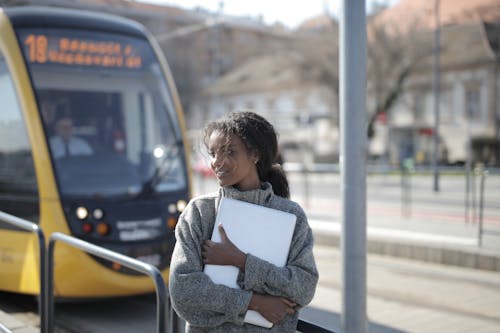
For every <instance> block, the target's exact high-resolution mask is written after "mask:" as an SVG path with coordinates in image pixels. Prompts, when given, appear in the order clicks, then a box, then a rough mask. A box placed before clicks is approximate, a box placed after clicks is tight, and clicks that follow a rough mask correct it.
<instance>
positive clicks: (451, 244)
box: [309, 220, 500, 272]
mask: <svg viewBox="0 0 500 333" xmlns="http://www.w3.org/2000/svg"><path fill="white" fill-rule="evenodd" d="M309 224H310V226H311V228H312V230H313V234H314V240H315V243H316V244H321V245H327V246H334V247H340V234H341V230H340V224H339V223H332V222H325V221H319V220H309ZM476 244H477V243H476V240H475V239H473V238H463V237H453V236H439V235H434V234H425V233H419V232H411V231H406V230H394V229H385V228H375V227H370V226H368V227H367V241H366V249H367V252H368V253H373V254H380V255H387V256H393V257H399V258H406V259H412V260H419V261H425V262H431V263H436V264H442V265H452V266H459V267H466V268H472V269H481V270H488V271H495V272H500V254H495V253H491V252H486V251H484V250H481V249H479V248H477V245H476Z"/></svg>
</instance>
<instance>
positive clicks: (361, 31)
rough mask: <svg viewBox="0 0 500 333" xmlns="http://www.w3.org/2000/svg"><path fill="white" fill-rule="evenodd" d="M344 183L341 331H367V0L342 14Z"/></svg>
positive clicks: (349, 4)
mask: <svg viewBox="0 0 500 333" xmlns="http://www.w3.org/2000/svg"><path fill="white" fill-rule="evenodd" d="M339 51H340V80H339V81H340V82H339V83H340V90H339V91H340V94H339V96H340V116H341V118H340V125H341V158H340V171H341V188H342V212H341V214H342V215H341V216H342V238H341V243H342V267H343V269H342V314H341V327H342V329H341V331H342V332H344V333H365V332H367V319H366V16H365V1H364V0H359V1H353V0H343V1H342V10H341V15H340V50H339Z"/></svg>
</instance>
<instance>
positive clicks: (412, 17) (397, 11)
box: [373, 0, 500, 32]
mask: <svg viewBox="0 0 500 333" xmlns="http://www.w3.org/2000/svg"><path fill="white" fill-rule="evenodd" d="M439 2H440V7H439V12H440V13H439V14H440V15H439V17H440V22H441V25H452V24H455V25H457V24H466V23H471V22H478V21H483V22H498V21H499V20H500V0H440V1H439ZM434 5H435V1H431V0H401V1H400V2H399V3H397V4H396V5H394V6H392V7H390V8H388V9H386V10H384V11H382V12H381V13H380V14H378V15H377V16H375V17H374V18H373V23H375V24H381V25H388V26H392V27H394V30H396V32H406V31H408V30H409V29H414V28H419V29H429V30H430V29H434V28H435V26H436V24H435V22H436V21H435V16H434V11H435V10H434Z"/></svg>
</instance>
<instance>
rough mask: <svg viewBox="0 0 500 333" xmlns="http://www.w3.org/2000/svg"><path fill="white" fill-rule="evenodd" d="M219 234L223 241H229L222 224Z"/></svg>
mask: <svg viewBox="0 0 500 333" xmlns="http://www.w3.org/2000/svg"><path fill="white" fill-rule="evenodd" d="M219 233H220V238H221V239H222V241H228V240H229V239H228V238H227V235H226V230H224V227H223V226H222V224H219Z"/></svg>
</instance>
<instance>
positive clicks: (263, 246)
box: [204, 197, 297, 328]
mask: <svg viewBox="0 0 500 333" xmlns="http://www.w3.org/2000/svg"><path fill="white" fill-rule="evenodd" d="M296 219H297V217H296V216H295V215H294V214H290V213H287V212H282V211H280V210H277V209H271V208H267V207H264V206H259V205H255V204H251V203H248V202H244V201H240V200H234V199H230V198H224V197H223V198H222V199H221V202H220V204H219V210H218V212H217V217H216V219H215V227H214V230H213V234H212V240H213V241H214V242H220V240H221V238H220V233H219V228H218V225H219V224H222V226H223V227H224V230H225V231H226V234H227V236H228V238H229V239H230V240H231V241H232V242H233V244H235V245H236V246H237V247H238V248H239V249H240V250H241V251H243V252H245V253H251V254H252V255H254V256H256V257H259V258H261V259H264V260H266V261H268V262H270V263H272V264H274V265H276V266H278V267H283V266H285V264H286V260H287V258H288V251H289V249H290V243H291V241H292V236H293V231H294V229H295V222H296ZM204 272H205V273H206V274H207V275H208V276H210V278H211V279H212V281H213V282H214V283H217V284H223V285H226V286H228V287H232V288H239V286H238V285H237V283H236V280H237V278H238V268H237V267H235V266H221V265H205V269H204ZM245 322H247V323H250V324H254V325H259V326H263V327H268V328H269V327H272V326H273V324H272V323H271V322H269V321H268V320H266V319H265V318H264V317H263V316H261V315H260V314H259V313H258V312H256V311H252V310H249V311H247V313H246V314H245Z"/></svg>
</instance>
